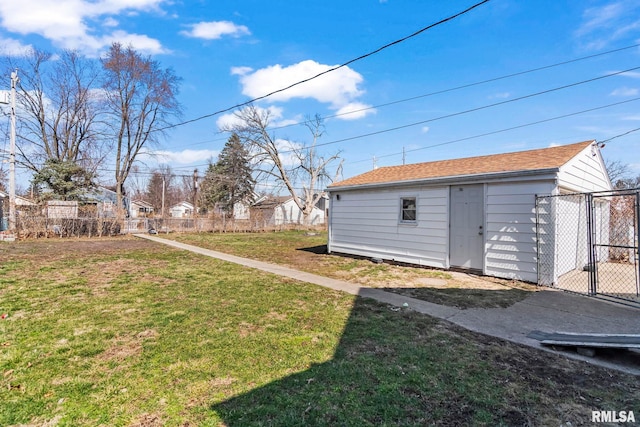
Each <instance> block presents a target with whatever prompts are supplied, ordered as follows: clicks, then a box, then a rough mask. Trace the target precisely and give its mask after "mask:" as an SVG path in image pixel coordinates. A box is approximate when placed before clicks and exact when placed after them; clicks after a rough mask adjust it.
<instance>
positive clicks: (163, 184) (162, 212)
mask: <svg viewBox="0 0 640 427" xmlns="http://www.w3.org/2000/svg"><path fill="white" fill-rule="evenodd" d="M164 186H165V183H164V175H163V176H162V211H160V213H161V214H162V219H164Z"/></svg>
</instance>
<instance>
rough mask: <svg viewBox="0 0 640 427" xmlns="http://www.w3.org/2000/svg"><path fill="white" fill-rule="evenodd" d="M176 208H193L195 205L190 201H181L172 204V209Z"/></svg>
mask: <svg viewBox="0 0 640 427" xmlns="http://www.w3.org/2000/svg"><path fill="white" fill-rule="evenodd" d="M174 208H187V209H193V208H194V206H193V204H191V203H189V202H185V201H182V202H180V203H176V204H175V205H173V206H171V208H170V209H174Z"/></svg>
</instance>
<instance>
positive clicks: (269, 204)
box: [251, 196, 292, 209]
mask: <svg viewBox="0 0 640 427" xmlns="http://www.w3.org/2000/svg"><path fill="white" fill-rule="evenodd" d="M291 199H292V197H291V196H275V197H274V196H269V197H265V198H264V199H262V200H258V201H257V202H256V203H254V204H253V205H251V206H252V207H253V208H256V209H273V208H275V207H276V206H280V205H282V204H284V203H286V202H288V201H289V200H291Z"/></svg>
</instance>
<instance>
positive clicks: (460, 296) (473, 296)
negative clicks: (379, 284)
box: [384, 288, 532, 310]
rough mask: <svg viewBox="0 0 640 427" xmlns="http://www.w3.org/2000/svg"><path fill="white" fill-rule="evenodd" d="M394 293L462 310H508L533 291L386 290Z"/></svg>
mask: <svg viewBox="0 0 640 427" xmlns="http://www.w3.org/2000/svg"><path fill="white" fill-rule="evenodd" d="M384 290H385V291H387V292H392V293H396V294H400V295H404V296H408V297H411V298H416V299H419V300H422V301H428V302H432V303H434V304H440V305H446V306H449V307H456V308H460V309H463V310H465V309H469V308H507V307H510V306H512V305H513V304H515V303H517V302H519V301H522V300H524V299H525V298H527V297H528V296H530V295H531V292H532V291H526V290H523V289H513V288H512V289H467V288H384Z"/></svg>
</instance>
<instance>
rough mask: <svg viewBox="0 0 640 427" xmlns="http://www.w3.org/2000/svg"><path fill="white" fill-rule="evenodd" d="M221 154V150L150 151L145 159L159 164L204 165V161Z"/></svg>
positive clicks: (145, 155)
mask: <svg viewBox="0 0 640 427" xmlns="http://www.w3.org/2000/svg"><path fill="white" fill-rule="evenodd" d="M218 154H220V151H219V150H182V151H166V150H159V151H149V152H146V153H144V155H143V157H146V158H153V159H155V160H156V161H158V162H159V163H178V164H183V165H188V164H191V163H202V161H203V160H206V159H210V158H216V157H218Z"/></svg>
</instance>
